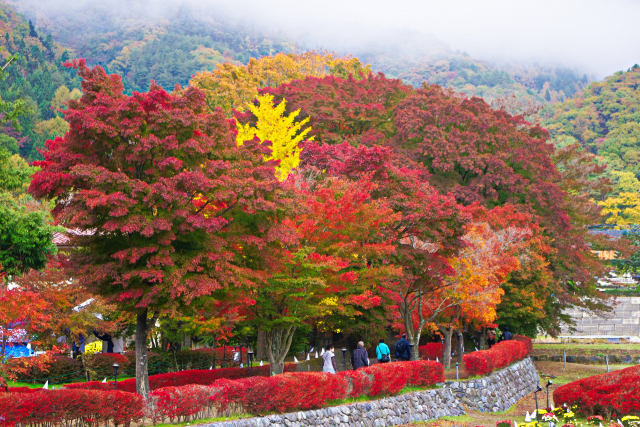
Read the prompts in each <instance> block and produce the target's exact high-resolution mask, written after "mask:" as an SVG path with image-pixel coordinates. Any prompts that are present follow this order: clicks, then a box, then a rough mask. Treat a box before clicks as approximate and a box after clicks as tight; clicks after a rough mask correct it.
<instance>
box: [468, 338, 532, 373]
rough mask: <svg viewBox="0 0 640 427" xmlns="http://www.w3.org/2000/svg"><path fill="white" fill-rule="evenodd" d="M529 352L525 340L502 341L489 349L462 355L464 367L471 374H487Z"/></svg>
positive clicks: (522, 357)
mask: <svg viewBox="0 0 640 427" xmlns="http://www.w3.org/2000/svg"><path fill="white" fill-rule="evenodd" d="M528 354H529V351H528V349H527V344H526V343H525V342H524V341H516V340H508V341H501V342H499V343H498V344H496V345H494V346H493V347H491V348H490V349H489V350H478V351H474V352H473V353H467V354H465V355H464V356H462V362H463V364H464V368H465V370H466V371H467V373H468V374H469V375H486V374H489V373H491V372H493V371H494V370H496V369H502V368H504V367H506V366H509V365H510V364H512V363H513V362H517V361H518V360H522V359H524V358H525V357H527V355H528Z"/></svg>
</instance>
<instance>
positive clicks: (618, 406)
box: [553, 366, 640, 417]
mask: <svg viewBox="0 0 640 427" xmlns="http://www.w3.org/2000/svg"><path fill="white" fill-rule="evenodd" d="M639 395H640V367H639V366H632V367H630V368H625V369H621V370H618V371H614V372H610V373H606V374H601V375H594V376H591V377H587V378H582V379H580V380H578V381H574V382H571V383H568V384H565V385H562V386H560V387H558V388H557V389H556V390H555V391H554V392H553V401H554V402H555V404H556V405H558V406H560V405H562V404H565V403H566V404H567V405H578V411H579V412H580V413H581V414H582V415H591V414H602V415H605V416H607V417H608V416H609V415H614V416H615V415H617V416H618V417H621V416H623V415H627V414H636V415H637V414H639V413H640V400H638V396H639Z"/></svg>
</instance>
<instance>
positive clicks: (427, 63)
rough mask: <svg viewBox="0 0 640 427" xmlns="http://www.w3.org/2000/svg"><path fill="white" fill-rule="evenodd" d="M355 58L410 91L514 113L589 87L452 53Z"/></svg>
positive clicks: (552, 72) (558, 71) (562, 72)
mask: <svg viewBox="0 0 640 427" xmlns="http://www.w3.org/2000/svg"><path fill="white" fill-rule="evenodd" d="M358 56H359V57H360V58H361V59H362V60H363V61H364V62H367V63H371V64H372V65H373V67H374V69H377V70H380V71H383V72H384V73H385V74H386V75H388V76H390V77H396V78H400V79H402V80H403V81H405V82H406V83H408V84H411V85H413V86H420V85H421V84H422V82H427V83H431V84H438V85H440V86H444V87H447V88H451V89H453V90H455V91H456V92H460V93H464V94H465V95H467V96H478V97H480V98H483V99H484V100H485V101H487V102H488V103H490V104H493V105H494V106H496V107H501V106H505V107H507V109H508V110H510V111H512V112H518V113H519V112H523V111H528V110H531V109H532V108H535V107H536V106H540V105H543V104H547V103H555V102H561V101H564V100H565V99H567V98H569V97H571V96H573V95H574V94H575V93H576V92H578V91H580V90H581V89H582V88H584V87H585V86H586V84H587V83H588V82H589V78H588V77H587V76H586V75H580V74H579V73H577V72H576V71H574V70H571V69H567V68H551V67H541V66H537V65H529V66H514V65H503V66H498V65H494V64H490V63H489V62H486V61H479V60H477V59H474V58H472V57H470V56H468V55H466V54H459V53H452V52H448V53H446V54H443V53H440V54H438V55H433V56H421V57H408V56H404V57H394V56H390V55H386V54H374V55H369V54H362V55H358ZM505 101H506V103H505Z"/></svg>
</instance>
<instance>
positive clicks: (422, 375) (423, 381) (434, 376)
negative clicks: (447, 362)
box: [403, 360, 444, 386]
mask: <svg viewBox="0 0 640 427" xmlns="http://www.w3.org/2000/svg"><path fill="white" fill-rule="evenodd" d="M403 365H404V366H406V367H407V369H408V370H409V380H408V383H409V385H413V386H430V385H433V384H437V383H441V382H444V367H443V366H442V364H441V363H439V362H435V361H431V360H413V361H411V362H403Z"/></svg>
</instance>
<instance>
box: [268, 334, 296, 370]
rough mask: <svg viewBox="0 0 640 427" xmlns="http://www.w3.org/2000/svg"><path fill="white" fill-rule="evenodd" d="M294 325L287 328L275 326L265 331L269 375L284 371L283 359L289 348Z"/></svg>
mask: <svg viewBox="0 0 640 427" xmlns="http://www.w3.org/2000/svg"><path fill="white" fill-rule="evenodd" d="M295 331H296V328H295V326H290V327H288V328H275V329H272V330H270V331H265V342H266V347H267V357H268V358H269V369H270V371H271V375H278V374H281V373H282V372H284V359H285V357H287V353H289V349H290V348H291V340H292V339H293V333H294V332H295Z"/></svg>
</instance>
